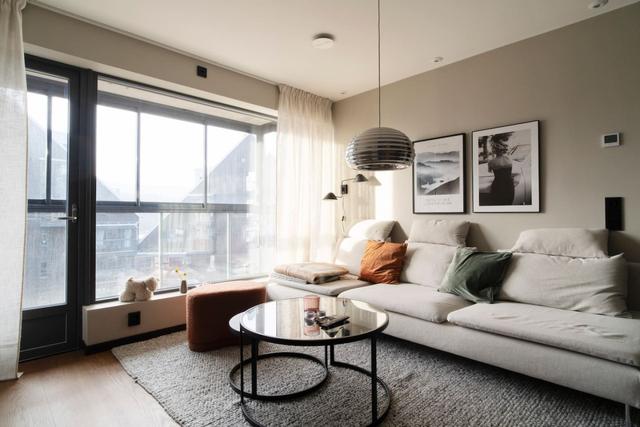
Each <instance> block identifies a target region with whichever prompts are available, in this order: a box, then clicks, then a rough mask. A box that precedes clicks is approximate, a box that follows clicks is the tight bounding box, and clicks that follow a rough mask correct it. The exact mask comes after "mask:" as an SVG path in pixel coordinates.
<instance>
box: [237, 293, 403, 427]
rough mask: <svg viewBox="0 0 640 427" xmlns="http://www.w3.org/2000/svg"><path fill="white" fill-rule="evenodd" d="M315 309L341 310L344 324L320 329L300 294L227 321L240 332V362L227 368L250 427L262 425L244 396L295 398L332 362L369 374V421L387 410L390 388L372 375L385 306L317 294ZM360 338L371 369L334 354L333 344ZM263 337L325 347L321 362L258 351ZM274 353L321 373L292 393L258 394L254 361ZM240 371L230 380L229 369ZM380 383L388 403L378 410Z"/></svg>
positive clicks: (300, 355) (378, 419)
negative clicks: (247, 384) (247, 385)
mask: <svg viewBox="0 0 640 427" xmlns="http://www.w3.org/2000/svg"><path fill="white" fill-rule="evenodd" d="M319 310H320V311H323V312H325V313H326V315H327V316H339V315H346V316H349V319H348V321H347V322H346V323H344V324H342V325H339V326H336V327H334V328H331V329H322V328H320V327H319V326H318V325H317V324H315V323H314V322H312V321H310V320H308V318H307V319H305V311H304V299H303V298H292V299H285V300H280V301H271V302H267V303H264V304H260V305H257V306H255V307H252V308H250V309H249V310H247V311H245V312H244V313H239V314H237V315H236V316H234V317H233V318H232V319H231V320H230V321H229V327H230V328H231V329H232V330H234V331H236V332H237V333H239V334H240V363H238V364H237V365H235V366H234V367H233V368H232V369H231V372H230V373H229V383H230V385H231V387H232V388H233V390H235V391H236V393H238V394H240V406H241V408H242V413H243V415H244V417H245V419H246V420H247V421H248V422H249V423H250V424H251V425H254V426H261V424H260V423H259V422H258V421H257V420H256V419H254V417H253V416H252V415H251V414H250V413H249V411H248V410H247V408H246V406H245V398H248V399H255V400H284V399H291V398H294V397H299V396H302V395H305V394H308V393H311V392H312V391H314V390H317V389H318V388H319V387H320V386H321V385H322V384H323V383H324V382H325V381H326V379H327V378H328V375H329V372H330V371H329V367H330V366H336V367H341V368H346V369H351V370H354V371H357V372H360V373H363V374H365V375H367V376H369V377H370V378H371V425H376V424H378V423H380V422H381V421H382V420H383V419H384V417H385V416H386V415H387V412H388V411H389V406H390V404H391V393H390V390H389V387H388V386H387V385H386V384H385V383H384V381H382V379H380V378H379V377H378V375H377V354H376V352H377V349H376V340H377V337H378V335H379V334H380V333H382V331H384V329H385V328H386V327H387V325H388V323H389V317H388V316H387V313H386V312H385V311H384V310H381V309H378V308H375V307H373V306H371V305H369V304H367V303H364V302H361V301H355V300H350V299H347V298H332V297H320V300H319ZM364 339H369V340H370V343H371V345H370V349H371V370H367V369H365V368H362V367H360V366H356V365H352V364H350V363H346V362H340V361H337V360H336V359H335V349H334V347H335V346H336V345H339V344H345V343H349V342H354V341H360V340H364ZM260 341H267V342H271V343H276V344H285V345H290V346H324V361H322V360H320V359H318V358H316V357H314V356H311V355H308V354H304V353H299V352H273V353H265V354H259V351H258V343H259V342H260ZM245 343H249V344H251V357H250V358H249V359H247V360H245V357H244V352H243V347H244V344H245ZM274 357H294V358H301V359H307V360H310V361H312V362H313V363H317V364H320V365H321V366H323V368H324V371H325V372H324V376H323V378H322V379H321V380H320V381H318V382H317V383H316V384H314V385H312V386H311V387H309V388H307V389H304V390H301V391H297V392H294V393H287V394H278V395H271V394H270V395H262V394H260V393H259V392H258V363H257V362H258V360H261V359H266V358H274ZM246 364H250V365H251V391H245V389H244V366H245V365H246ZM238 370H240V381H239V382H240V384H239V385H237V384H235V383H234V381H233V376H234V374H235V373H236V372H237V371H238ZM378 384H380V385H381V386H382V387H383V389H384V391H385V393H386V394H387V397H388V400H389V403H388V404H387V406H386V407H385V409H384V411H382V413H381V414H379V413H378V387H377V385H378Z"/></svg>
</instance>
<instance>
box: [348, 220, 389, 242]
mask: <svg viewBox="0 0 640 427" xmlns="http://www.w3.org/2000/svg"><path fill="white" fill-rule="evenodd" d="M395 224H396V222H395V221H386V220H377V219H365V220H363V221H360V222H357V223H355V224H353V226H352V227H351V228H350V229H349V233H348V234H347V236H348V237H354V238H356V239H365V240H378V241H385V240H387V238H388V237H389V235H390V234H391V230H393V226H394V225H395Z"/></svg>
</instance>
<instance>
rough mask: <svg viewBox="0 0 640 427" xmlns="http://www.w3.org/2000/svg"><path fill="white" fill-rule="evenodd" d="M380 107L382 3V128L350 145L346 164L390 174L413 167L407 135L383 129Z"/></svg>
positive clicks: (379, 115)
mask: <svg viewBox="0 0 640 427" xmlns="http://www.w3.org/2000/svg"><path fill="white" fill-rule="evenodd" d="M381 109H382V106H381V103H380V0H378V127H376V128H371V129H368V130H365V131H364V132H362V133H361V134H359V135H358V136H356V137H355V138H353V140H351V142H350V143H349V146H348V147H347V153H346V160H347V164H348V165H349V167H351V168H352V169H356V170H368V171H386V170H398V169H405V168H407V167H409V166H411V165H412V164H413V158H414V157H415V151H414V150H413V143H412V142H411V140H410V139H409V137H408V136H407V135H405V134H404V133H402V132H400V131H399V130H396V129H393V128H388V127H381V117H382V114H381Z"/></svg>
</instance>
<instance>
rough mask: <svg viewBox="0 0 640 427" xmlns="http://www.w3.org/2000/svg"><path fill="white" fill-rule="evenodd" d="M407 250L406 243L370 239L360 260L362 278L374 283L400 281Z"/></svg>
mask: <svg viewBox="0 0 640 427" xmlns="http://www.w3.org/2000/svg"><path fill="white" fill-rule="evenodd" d="M406 252H407V244H406V243H391V242H376V241H373V240H369V241H368V242H367V247H366V248H365V250H364V255H363V256H362V261H361V262H360V277H359V278H360V280H366V281H367V282H372V283H389V284H392V283H393V284H395V283H398V279H399V278H400V272H401V271H402V266H403V265H404V254H405V253H406Z"/></svg>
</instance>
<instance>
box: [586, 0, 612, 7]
mask: <svg viewBox="0 0 640 427" xmlns="http://www.w3.org/2000/svg"><path fill="white" fill-rule="evenodd" d="M607 3H609V0H594V1H592V2H591V3H589V9H600V8H601V7H604V6H606V5H607Z"/></svg>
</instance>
